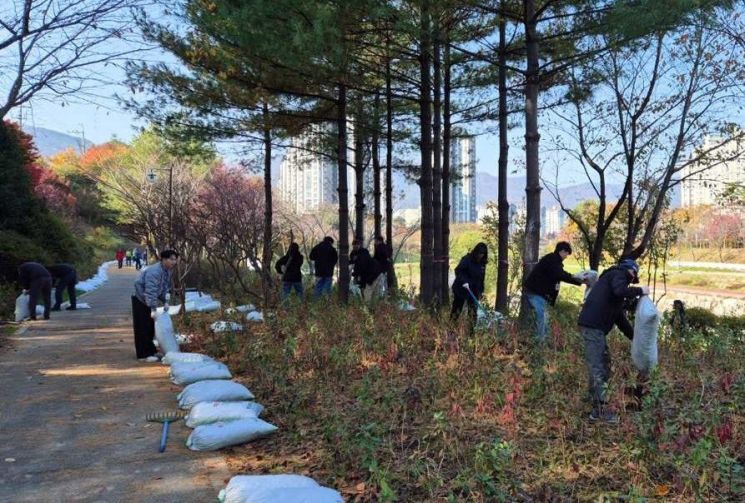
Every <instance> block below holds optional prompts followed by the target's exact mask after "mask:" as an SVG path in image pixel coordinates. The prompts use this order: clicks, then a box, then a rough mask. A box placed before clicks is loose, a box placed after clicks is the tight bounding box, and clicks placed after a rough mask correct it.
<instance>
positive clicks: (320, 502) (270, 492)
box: [243, 486, 344, 503]
mask: <svg viewBox="0 0 745 503" xmlns="http://www.w3.org/2000/svg"><path fill="white" fill-rule="evenodd" d="M243 501H244V502H245V503H280V502H281V503H344V498H342V497H341V494H339V492H338V491H335V490H333V489H330V488H328V487H321V486H319V487H282V488H277V489H262V490H259V491H255V492H254V493H253V494H251V495H250V497H249V498H248V499H246V500H243Z"/></svg>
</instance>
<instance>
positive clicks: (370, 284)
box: [349, 239, 383, 304]
mask: <svg viewBox="0 0 745 503" xmlns="http://www.w3.org/2000/svg"><path fill="white" fill-rule="evenodd" d="M349 262H350V263H351V264H354V271H353V273H352V277H353V278H354V282H355V283H357V285H359V287H360V290H362V298H363V299H364V300H365V302H367V303H368V304H371V303H372V302H373V301H374V300H375V299H376V298H377V296H378V292H379V291H380V282H381V280H382V278H383V270H382V268H381V267H380V263H378V261H377V260H375V259H374V258H372V257H371V256H370V252H369V251H368V250H367V248H365V247H364V246H362V241H360V240H359V239H355V240H354V241H353V242H352V252H351V253H350V254H349Z"/></svg>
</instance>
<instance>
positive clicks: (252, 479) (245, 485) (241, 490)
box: [217, 474, 320, 503]
mask: <svg viewBox="0 0 745 503" xmlns="http://www.w3.org/2000/svg"><path fill="white" fill-rule="evenodd" d="M314 487H320V486H319V485H318V482H316V481H315V480H313V479H312V478H310V477H306V476H305V475H293V474H277V475H236V476H235V477H233V478H231V479H230V482H228V485H227V486H226V487H225V489H223V490H222V491H220V495H219V496H218V497H217V498H218V500H219V501H220V503H248V502H250V501H253V499H251V498H252V497H253V495H254V494H256V493H257V492H258V493H260V492H262V491H271V490H274V489H288V488H306V489H308V488H314Z"/></svg>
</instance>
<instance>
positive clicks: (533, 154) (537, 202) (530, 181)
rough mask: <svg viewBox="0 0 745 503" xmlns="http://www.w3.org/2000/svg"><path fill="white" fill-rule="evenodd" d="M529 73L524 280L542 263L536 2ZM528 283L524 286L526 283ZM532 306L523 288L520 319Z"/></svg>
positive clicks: (528, 36) (530, 16)
mask: <svg viewBox="0 0 745 503" xmlns="http://www.w3.org/2000/svg"><path fill="white" fill-rule="evenodd" d="M523 7H524V13H523V15H524V23H525V44H526V49H527V71H526V73H525V178H526V183H525V196H526V197H525V249H524V251H523V280H524V279H525V278H527V277H528V274H530V271H531V270H533V267H534V266H535V264H536V263H537V262H538V253H539V247H540V239H541V185H540V164H539V159H538V143H539V140H540V134H539V133H538V91H539V89H538V87H539V83H540V75H539V70H540V67H539V61H538V35H537V29H536V28H537V19H536V9H535V0H523ZM523 284H524V283H523ZM528 312H529V310H528V306H527V297H526V295H525V289H524V288H523V295H522V301H521V303H520V314H521V316H520V318H521V320H523V321H527V319H528Z"/></svg>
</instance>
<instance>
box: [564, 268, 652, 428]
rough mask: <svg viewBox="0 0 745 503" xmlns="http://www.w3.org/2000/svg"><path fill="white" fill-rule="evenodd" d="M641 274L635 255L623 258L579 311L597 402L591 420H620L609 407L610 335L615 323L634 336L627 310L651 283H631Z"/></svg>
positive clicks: (594, 397) (595, 400)
mask: <svg viewBox="0 0 745 503" xmlns="http://www.w3.org/2000/svg"><path fill="white" fill-rule="evenodd" d="M638 275H639V266H638V265H637V263H636V262H635V261H633V260H631V259H623V260H621V261H620V262H619V263H618V265H617V266H613V267H611V268H609V269H606V270H605V271H604V272H603V274H601V275H600V278H598V281H597V283H595V286H593V287H592V290H590V293H589V295H588V296H587V299H586V300H585V303H584V305H583V306H582V311H580V313H579V320H578V321H577V324H578V325H579V329H580V332H581V333H582V338H583V339H584V342H585V360H586V362H587V370H588V375H589V387H590V396H591V397H592V403H593V407H592V412H591V413H590V420H591V421H605V422H609V423H617V422H618V416H617V415H616V414H615V413H613V412H612V411H610V410H607V409H606V407H605V404H606V402H607V400H606V398H607V397H606V389H607V386H608V379H609V378H610V363H611V360H610V353H609V351H608V343H607V341H606V336H607V335H608V332H610V331H611V329H612V328H613V326H614V325H615V326H617V327H618V328H619V330H621V332H622V333H623V334H624V335H625V336H626V337H628V338H629V339H633V338H634V329H633V327H632V326H631V323H629V320H628V319H626V315H625V314H624V311H623V310H624V305H625V303H626V302H627V301H629V300H633V299H636V298H637V297H639V296H640V295H648V294H649V287H648V286H642V287H632V286H630V284H631V283H638V282H639V276H638Z"/></svg>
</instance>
